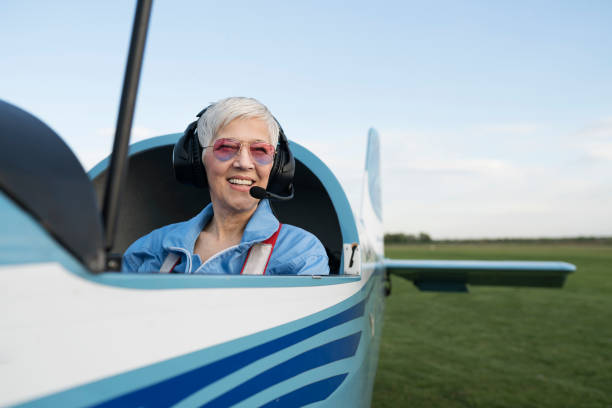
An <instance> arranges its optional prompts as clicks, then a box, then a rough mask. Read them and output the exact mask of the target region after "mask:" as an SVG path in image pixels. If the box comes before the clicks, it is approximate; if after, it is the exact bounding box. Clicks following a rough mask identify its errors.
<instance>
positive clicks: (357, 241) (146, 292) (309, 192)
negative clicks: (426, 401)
mask: <svg viewBox="0 0 612 408" xmlns="http://www.w3.org/2000/svg"><path fill="white" fill-rule="evenodd" d="M150 9H151V2H150V1H146V0H141V1H139V3H138V6H137V10H136V17H135V21H134V29H133V35H132V44H131V47H130V55H129V57H128V64H127V69H126V79H125V82H124V91H123V94H122V101H121V106H120V114H119V119H118V125H117V133H116V137H115V146H114V148H113V153H112V154H111V156H110V157H109V158H107V159H105V160H104V161H102V162H101V163H99V164H98V165H97V166H95V167H94V168H93V169H92V170H91V171H90V172H89V173H86V172H85V171H84V170H83V168H82V166H81V164H80V163H79V161H78V160H77V158H76V156H75V155H74V154H73V153H72V151H70V149H69V148H68V147H67V145H66V144H65V143H64V142H63V141H62V139H61V138H60V137H59V136H58V135H57V134H55V133H54V132H53V131H52V130H51V129H50V128H49V127H48V126H47V125H45V124H44V123H43V122H41V121H40V120H38V119H37V118H35V117H34V116H32V115H31V114H29V113H27V112H25V111H24V110H22V109H20V108H17V107H15V106H13V105H11V104H9V103H6V102H3V101H0V133H1V134H2V139H1V141H0V143H1V145H0V146H1V148H0V190H1V191H0V225H2V229H1V230H0V279H1V283H2V284H1V285H0V287H1V289H0V308H1V309H2V310H3V312H2V317H1V318H0V332H1V333H2V336H0V381H1V383H2V384H3V392H2V394H1V395H0V405H3V406H19V407H43V406H44V407H48V406H58V407H84V406H88V407H92V406H94V407H115V406H120V407H123V406H141V407H165V406H178V407H191V406H200V407H227V406H238V407H251V406H264V407H285V406H291V407H293V406H304V405H309V404H312V406H327V407H344V406H350V407H360V406H364V407H367V406H369V405H370V401H371V397H372V388H373V382H374V377H375V374H376V367H377V360H378V348H379V344H380V336H381V332H382V321H383V320H382V318H383V312H384V307H385V296H388V295H389V294H390V293H391V287H390V280H389V275H390V274H391V273H393V274H397V275H398V276H401V277H404V278H406V279H410V280H412V281H413V282H414V283H415V285H417V286H418V287H419V288H420V289H421V290H439V291H465V290H466V288H467V286H466V285H507V286H540V287H546V286H548V287H561V286H562V285H563V284H564V281H565V279H566V277H567V275H568V274H569V273H570V272H572V271H574V270H575V267H574V266H573V265H571V264H567V263H563V262H516V261H432V260H389V259H385V258H384V243H383V228H382V212H381V208H382V202H381V190H380V184H381V180H380V160H381V159H380V155H379V150H380V149H379V145H380V141H379V137H378V134H377V132H376V131H375V130H373V129H371V130H370V131H369V134H368V139H367V154H366V165H365V175H364V180H363V194H362V196H363V198H362V202H361V208H360V211H359V214H358V215H354V213H353V211H352V209H351V206H350V204H349V202H348V199H347V197H346V194H345V193H344V190H343V189H342V187H341V185H340V183H339V182H338V180H337V179H336V177H335V176H334V174H333V173H332V172H331V171H330V170H329V168H328V167H327V166H326V165H325V164H324V163H323V162H322V161H321V160H320V159H319V158H318V157H317V156H316V155H314V154H313V153H312V152H310V151H309V150H308V149H307V148H306V147H304V146H301V145H299V144H297V143H294V142H290V148H291V151H292V152H293V154H294V156H295V161H296V169H295V176H294V187H295V197H294V198H293V199H292V200H290V201H277V202H274V203H273V206H274V210H275V211H276V214H277V216H278V218H279V219H280V220H281V221H282V222H286V223H289V224H293V225H297V226H299V227H302V228H304V229H306V230H308V231H310V232H312V233H314V234H315V235H316V236H317V237H318V238H319V239H320V240H321V242H322V243H323V245H324V246H325V247H326V249H327V252H328V254H329V263H330V271H331V273H330V275H329V276H278V275H277V276H246V275H184V274H122V273H117V271H118V270H120V267H121V255H120V254H121V253H122V252H123V251H124V250H125V249H126V248H127V246H128V245H129V244H130V243H131V242H132V241H133V240H134V239H136V238H137V237H139V236H141V235H143V234H145V233H147V232H149V231H151V230H152V229H154V228H157V227H159V226H162V225H166V224H168V223H172V222H176V221H180V220H184V219H187V218H190V217H191V216H192V215H193V214H194V213H196V212H198V211H199V210H200V209H201V208H202V207H203V206H204V205H206V204H207V203H208V201H209V200H210V197H209V196H208V192H207V190H205V189H196V188H192V187H189V186H185V185H182V184H179V183H177V182H176V180H175V178H174V174H173V170H172V159H171V158H172V151H173V147H174V145H175V143H176V142H177V140H178V139H179V137H180V136H181V134H180V133H177V134H171V135H165V136H159V137H155V138H152V139H148V140H144V141H141V142H139V143H136V144H134V145H132V146H130V147H129V149H128V144H129V129H130V127H131V119H132V114H133V110H134V102H135V98H136V93H137V84H138V77H139V73H140V65H141V61H142V52H143V50H144V42H145V37H146V31H147V25H148V18H149V14H150ZM128 156H129V172H128V171H127V167H126V165H127V162H128ZM99 208H102V211H100V210H99ZM119 209H120V211H119Z"/></svg>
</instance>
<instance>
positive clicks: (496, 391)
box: [372, 244, 612, 408]
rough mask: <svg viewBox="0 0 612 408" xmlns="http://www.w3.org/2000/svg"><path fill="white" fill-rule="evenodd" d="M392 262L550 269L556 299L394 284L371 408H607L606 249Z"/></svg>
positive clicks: (609, 276) (412, 253)
mask: <svg viewBox="0 0 612 408" xmlns="http://www.w3.org/2000/svg"><path fill="white" fill-rule="evenodd" d="M386 252H387V253H386V255H387V256H388V257H391V258H413V259H498V260H503V259H514V260H555V261H566V262H570V263H573V264H575V265H576V267H577V269H578V270H577V272H575V273H573V274H571V275H570V276H569V278H568V280H567V282H566V284H565V287H564V288H563V289H535V288H511V287H506V288H503V287H471V288H470V293H469V294H449V293H431V292H419V291H418V289H416V288H415V287H414V285H413V284H412V283H411V282H409V281H405V280H404V279H402V278H398V277H394V278H393V280H392V283H393V292H392V294H391V296H390V297H389V298H387V303H386V311H385V321H384V328H383V338H382V341H381V349H380V359H379V365H378V372H377V377H376V382H375V385H374V397H373V400H372V406H373V407H404V406H406V407H408V406H409V407H440V406H443V407H555V408H557V407H612V246H606V245H595V244H593V245H578V244H573V245H564V244H558V245H545V244H538V245H530V244H484V245H482V244H481V245H463V244H453V245H449V244H446V245H406V246H388V247H387V251H386Z"/></svg>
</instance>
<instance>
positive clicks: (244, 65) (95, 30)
mask: <svg viewBox="0 0 612 408" xmlns="http://www.w3.org/2000/svg"><path fill="white" fill-rule="evenodd" d="M211 3H212V4H211ZM226 3H227V2H199V1H176V2H170V1H157V2H156V3H155V4H154V6H153V15H152V20H151V25H150V29H149V37H148V42H147V49H146V55H145V63H144V68H143V75H142V80H141V84H140V93H139V98H138V102H137V112H136V117H135V121H134V126H135V128H134V132H133V140H141V139H143V138H146V137H151V136H155V135H159V134H167V133H175V132H180V131H182V130H183V129H184V128H185V126H186V125H187V123H189V121H191V120H192V119H193V117H194V115H195V113H197V112H198V111H199V110H200V109H201V108H202V107H204V106H206V105H207V104H208V103H209V102H211V101H215V100H218V99H220V98H223V97H226V96H232V95H244V96H253V97H255V98H258V99H259V100H261V101H262V102H263V103H265V104H266V105H268V107H269V108H270V109H271V110H272V112H273V113H274V114H275V115H276V117H277V118H278V119H279V120H280V122H281V123H282V125H283V127H284V129H285V131H286V132H287V134H288V135H289V137H290V138H291V139H293V140H295V141H297V142H299V143H301V144H303V145H304V146H306V147H308V148H310V149H311V150H312V151H313V152H314V153H316V154H317V155H319V156H320V157H321V158H322V159H323V160H324V161H325V162H326V163H327V164H328V165H329V166H330V168H331V169H332V170H333V171H334V172H335V173H336V175H337V176H338V178H339V179H340V181H341V183H342V184H343V185H344V187H345V190H346V192H347V194H348V196H349V199H350V200H351V202H352V203H353V204H354V208H356V209H358V208H359V206H358V202H359V199H360V193H361V178H362V169H363V163H364V160H365V141H366V134H367V130H368V128H369V127H371V126H374V127H375V128H376V129H377V130H378V131H379V133H380V135H381V141H382V147H381V152H382V156H383V169H382V183H383V199H384V200H383V202H384V204H383V213H384V218H385V227H386V230H387V231H393V232H395V231H402V232H407V233H416V232H419V231H426V232H428V233H430V234H431V235H433V236H434V238H449V237H500V236H528V237H533V236H571V235H612V217H610V212H611V211H610V208H612V98H611V95H612V79H611V77H612V52H611V50H612V28H611V27H612V25H611V24H610V21H612V3H610V2H609V1H589V2H575V1H572V2H570V1H566V2H564V1H514V2H504V3H502V2H485V1H465V2H457V1H431V2H419V3H416V2H376V3H374V2H356V1H351V2H348V1H343V2H340V1H337V2H331V1H321V2H265V1H264V2H257V3H253V2H246V1H245V2H240V1H238V2H232V3H231V4H226ZM253 4H256V6H255V7H254V6H253ZM133 13H134V3H132V2H128V1H106V2H78V1H74V2H53V3H51V2H42V1H39V2H34V1H30V2H22V1H7V2H3V5H2V17H0V19H1V21H2V24H0V36H1V37H2V38H3V39H4V40H3V41H2V43H1V45H0V47H1V48H2V55H3V57H2V59H0V98H2V99H5V100H7V101H9V102H11V103H14V104H16V105H18V106H20V107H22V108H24V109H26V110H28V111H30V112H32V113H34V114H35V115H37V116H38V117H40V118H41V119H43V120H44V121H45V122H46V123H48V124H49V125H50V126H51V127H53V128H54V129H55V130H56V131H57V132H58V133H59V134H60V135H61V136H62V137H63V138H64V139H65V140H66V141H67V143H68V144H69V145H70V146H71V147H72V148H73V150H74V151H75V152H76V153H77V155H78V157H79V158H80V159H81V161H82V162H83V165H84V166H85V167H86V168H91V167H92V166H93V165H94V164H95V163H96V162H97V161H99V160H100V159H102V158H103V157H105V156H106V155H107V154H108V152H109V151H110V147H111V143H112V141H111V136H112V133H113V128H114V126H115V120H116V114H117V106H118V100H119V96H120V87H121V81H122V77H123V71H124V67H125V57H126V54H127V47H128V42H129V35H130V30H131V23H132V18H133Z"/></svg>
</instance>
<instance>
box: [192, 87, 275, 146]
mask: <svg viewBox="0 0 612 408" xmlns="http://www.w3.org/2000/svg"><path fill="white" fill-rule="evenodd" d="M250 118H256V119H261V120H263V121H264V122H265V123H266V125H268V133H269V134H270V142H271V144H272V146H274V147H275V148H276V144H277V143H278V134H279V130H280V129H279V126H278V123H277V122H276V120H275V119H274V117H273V116H272V114H271V113H270V111H269V110H268V108H267V107H266V106H265V105H264V104H263V103H261V102H259V101H258V100H257V99H253V98H245V97H230V98H225V99H221V100H219V101H217V102H215V103H213V104H211V105H210V106H209V107H208V108H207V109H206V112H204V114H203V115H202V116H201V117H200V119H198V140H199V141H200V145H201V146H210V143H211V142H212V140H213V139H214V138H215V136H216V135H217V132H219V130H221V129H223V127H224V126H225V125H227V124H229V123H230V122H231V121H232V120H234V119H250Z"/></svg>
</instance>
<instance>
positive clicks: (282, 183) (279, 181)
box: [267, 125, 295, 195]
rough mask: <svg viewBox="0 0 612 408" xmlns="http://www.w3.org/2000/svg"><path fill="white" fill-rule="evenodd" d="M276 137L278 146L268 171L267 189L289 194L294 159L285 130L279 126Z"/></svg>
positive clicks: (293, 170) (276, 192) (275, 192)
mask: <svg viewBox="0 0 612 408" xmlns="http://www.w3.org/2000/svg"><path fill="white" fill-rule="evenodd" d="M279 128H280V132H279V137H278V147H277V149H276V156H275V157H274V164H273V165H272V170H271V171H270V179H269V181H268V188H267V190H268V191H269V192H271V193H274V194H279V195H289V194H290V193H291V184H292V183H293V175H294V173H295V159H294V158H293V154H292V153H291V150H290V149H289V142H288V141H287V137H286V136H285V132H284V131H283V129H282V128H281V127H280V125H279Z"/></svg>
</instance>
